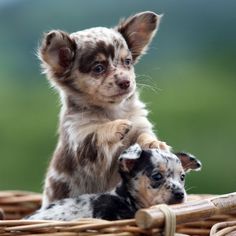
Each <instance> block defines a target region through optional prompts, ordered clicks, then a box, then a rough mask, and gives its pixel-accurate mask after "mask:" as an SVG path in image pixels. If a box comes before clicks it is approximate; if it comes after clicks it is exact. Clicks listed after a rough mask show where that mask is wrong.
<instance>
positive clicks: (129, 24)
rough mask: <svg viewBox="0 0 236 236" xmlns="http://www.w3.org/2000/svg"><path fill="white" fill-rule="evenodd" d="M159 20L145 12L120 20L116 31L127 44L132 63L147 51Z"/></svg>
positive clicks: (153, 14)
mask: <svg viewBox="0 0 236 236" xmlns="http://www.w3.org/2000/svg"><path fill="white" fill-rule="evenodd" d="M160 19H161V16H159V15H157V14H155V13H154V12H150V11H146V12H141V13H138V14H136V15H134V16H131V17H129V18H128V19H126V20H122V21H121V22H120V24H119V25H118V26H117V28H116V29H117V30H118V32H120V33H121V34H122V36H123V37H124V38H125V40H126V42H127V45H128V47H129V49H130V51H131V53H132V56H133V60H134V62H137V60H138V58H139V57H140V56H141V55H142V54H144V53H145V51H146V50H147V48H148V45H149V44H150V42H151V40H152V38H153V36H154V35H155V33H156V30H157V28H158V26H159V23H160Z"/></svg>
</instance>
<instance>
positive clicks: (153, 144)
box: [145, 140, 171, 152]
mask: <svg viewBox="0 0 236 236" xmlns="http://www.w3.org/2000/svg"><path fill="white" fill-rule="evenodd" d="M145 146H146V148H157V149H160V150H165V151H168V152H169V151H170V150H171V147H170V146H169V145H167V144H166V142H162V141H159V140H154V141H152V142H149V143H147V144H145Z"/></svg>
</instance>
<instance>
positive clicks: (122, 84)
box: [116, 79, 130, 89]
mask: <svg viewBox="0 0 236 236" xmlns="http://www.w3.org/2000/svg"><path fill="white" fill-rule="evenodd" d="M116 84H117V85H118V86H119V87H120V88H121V89H127V88H129V86H130V81H129V80H127V79H123V80H118V81H116Z"/></svg>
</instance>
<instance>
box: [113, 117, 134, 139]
mask: <svg viewBox="0 0 236 236" xmlns="http://www.w3.org/2000/svg"><path fill="white" fill-rule="evenodd" d="M112 123H113V124H112V130H113V134H114V141H116V142H119V141H121V140H122V139H124V137H125V136H126V134H127V133H128V132H129V131H130V130H131V128H132V122H131V121H129V120H125V119H124V120H123V119H120V120H115V121H113V122H112Z"/></svg>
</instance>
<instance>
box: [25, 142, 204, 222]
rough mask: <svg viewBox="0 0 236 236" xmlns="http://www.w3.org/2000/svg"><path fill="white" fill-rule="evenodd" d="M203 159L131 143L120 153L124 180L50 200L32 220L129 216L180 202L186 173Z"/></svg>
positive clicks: (182, 196)
mask: <svg viewBox="0 0 236 236" xmlns="http://www.w3.org/2000/svg"><path fill="white" fill-rule="evenodd" d="M200 167H201V163H200V162H199V161H198V160H197V159H196V158H195V157H193V156H191V155H189V154H186V153H179V154H177V155H174V154H172V153H170V152H165V151H161V150H158V149H149V150H141V148H140V146H139V145H138V144H135V145H133V146H131V147H130V148H129V149H127V150H126V151H125V152H123V153H122V154H121V156H120V157H119V172H120V176H121V183H120V184H118V186H117V187H116V188H115V189H114V190H112V191H110V192H107V193H101V194H85V195H81V196H80V197H78V198H66V199H62V200H60V201H56V202H53V203H51V204H50V205H49V206H48V207H46V208H45V209H41V210H39V211H38V212H36V213H35V214H33V215H31V216H30V217H28V219H29V220H63V221H69V220H75V219H79V218H84V217H86V218H87V217H90V218H91V217H93V218H101V219H106V220H117V219H128V218H132V217H134V214H135V212H136V211H137V210H138V209H140V208H144V207H150V206H152V205H155V204H159V203H166V204H174V203H181V202H183V201H184V200H185V198H186V192H185V189H184V179H185V173H186V172H188V171H190V170H198V169H200Z"/></svg>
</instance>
